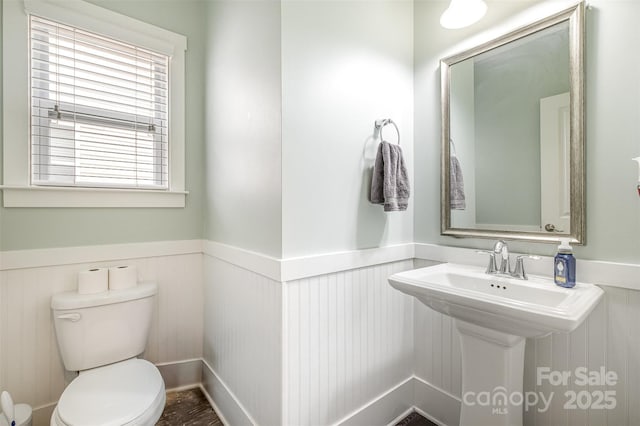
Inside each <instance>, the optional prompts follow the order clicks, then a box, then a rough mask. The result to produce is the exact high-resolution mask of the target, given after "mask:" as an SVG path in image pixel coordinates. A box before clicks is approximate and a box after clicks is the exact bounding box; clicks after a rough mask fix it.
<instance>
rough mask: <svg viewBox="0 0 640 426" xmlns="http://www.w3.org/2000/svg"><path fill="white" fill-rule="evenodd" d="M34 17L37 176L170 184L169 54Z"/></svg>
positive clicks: (46, 181)
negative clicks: (168, 135) (168, 127)
mask: <svg viewBox="0 0 640 426" xmlns="http://www.w3.org/2000/svg"><path fill="white" fill-rule="evenodd" d="M30 24H31V25H30V35H31V173H32V175H31V182H32V184H34V185H59V186H90V187H95V186H98V187H104V186H108V187H116V188H118V187H133V188H154V189H166V188H167V185H168V175H169V173H168V160H167V159H168V149H167V146H168V143H169V141H168V137H167V104H168V90H167V72H168V59H169V58H168V57H167V56H166V55H160V54H156V53H153V52H151V51H148V50H145V49H140V48H138V47H136V46H133V45H129V44H124V43H121V42H118V41H115V40H111V39H108V38H105V37H101V36H98V35H96V34H92V33H89V32H86V31H82V30H80V29H77V28H73V27H69V26H66V25H62V24H58V23H56V22H53V21H49V20H45V19H42V18H38V17H35V16H31V20H30Z"/></svg>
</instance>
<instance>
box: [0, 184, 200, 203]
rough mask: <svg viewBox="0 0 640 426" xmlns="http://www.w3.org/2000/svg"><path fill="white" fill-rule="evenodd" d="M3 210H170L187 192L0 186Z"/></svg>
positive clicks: (183, 198)
mask: <svg viewBox="0 0 640 426" xmlns="http://www.w3.org/2000/svg"><path fill="white" fill-rule="evenodd" d="M0 190H1V191H2V192H3V201H4V207H116V208H118V207H120V208H131V207H173V208H183V207H184V206H185V198H186V195H187V194H188V192H186V191H155V190H144V189H111V188H63V187H41V186H0Z"/></svg>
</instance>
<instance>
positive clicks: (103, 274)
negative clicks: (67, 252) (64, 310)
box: [78, 268, 109, 294]
mask: <svg viewBox="0 0 640 426" xmlns="http://www.w3.org/2000/svg"><path fill="white" fill-rule="evenodd" d="M107 290H109V270H108V269H106V268H94V269H88V270H86V271H80V272H78V293H80V294H93V293H102V292H103V291H107Z"/></svg>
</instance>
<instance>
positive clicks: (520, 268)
mask: <svg viewBox="0 0 640 426" xmlns="http://www.w3.org/2000/svg"><path fill="white" fill-rule="evenodd" d="M525 258H527V259H533V260H540V256H535V255H531V254H522V255H520V256H518V257H516V268H515V270H514V271H513V273H512V274H511V275H512V276H514V277H516V278H521V279H523V280H528V279H529V277H527V272H526V271H525V270H524V259H525Z"/></svg>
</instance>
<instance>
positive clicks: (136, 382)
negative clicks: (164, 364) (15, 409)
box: [51, 359, 166, 426]
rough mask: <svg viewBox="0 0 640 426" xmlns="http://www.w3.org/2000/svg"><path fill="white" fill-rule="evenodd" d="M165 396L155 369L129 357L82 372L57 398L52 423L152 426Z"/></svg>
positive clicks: (57, 425) (83, 425)
mask: <svg viewBox="0 0 640 426" xmlns="http://www.w3.org/2000/svg"><path fill="white" fill-rule="evenodd" d="M165 399H166V396H165V388H164V382H163V381H162V377H161V376H160V372H159V371H158V369H157V368H156V367H155V366H154V365H153V364H151V363H150V362H148V361H145V360H142V359H130V360H126V361H122V362H118V363H116V364H111V365H107V366H105V367H99V368H95V369H92V370H88V371H85V372H83V373H81V374H80V375H79V376H78V377H77V378H76V379H75V380H74V381H73V382H71V384H69V386H67V388H66V389H65V390H64V393H63V394H62V396H61V397H60V400H59V401H58V405H57V407H56V409H55V411H54V413H53V416H51V426H89V425H91V426H129V425H131V426H133V425H136V426H147V425H148V426H151V425H155V424H156V422H157V421H158V419H159V418H160V416H161V415H162V410H163V409H164V404H165Z"/></svg>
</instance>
